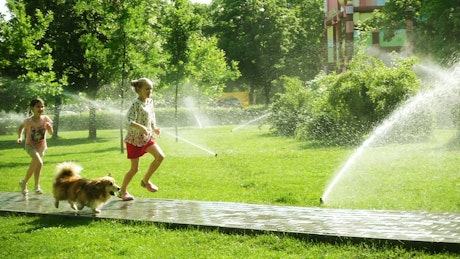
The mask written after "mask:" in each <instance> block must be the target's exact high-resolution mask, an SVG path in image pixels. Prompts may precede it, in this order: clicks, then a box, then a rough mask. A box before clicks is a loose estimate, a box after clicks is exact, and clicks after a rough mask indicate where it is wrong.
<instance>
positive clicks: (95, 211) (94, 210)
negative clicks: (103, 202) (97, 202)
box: [93, 209, 101, 214]
mask: <svg viewBox="0 0 460 259" xmlns="http://www.w3.org/2000/svg"><path fill="white" fill-rule="evenodd" d="M93 212H94V213H96V214H99V213H101V210H100V209H93Z"/></svg>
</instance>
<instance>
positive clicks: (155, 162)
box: [142, 144, 165, 183]
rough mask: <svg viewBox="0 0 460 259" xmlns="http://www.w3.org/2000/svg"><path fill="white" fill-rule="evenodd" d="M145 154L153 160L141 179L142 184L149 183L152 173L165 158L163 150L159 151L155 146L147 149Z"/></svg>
mask: <svg viewBox="0 0 460 259" xmlns="http://www.w3.org/2000/svg"><path fill="white" fill-rule="evenodd" d="M147 152H148V153H150V154H152V155H153V157H154V158H155V159H154V160H153V161H152V163H150V166H149V169H148V170H147V173H145V175H144V178H143V179H142V181H143V182H144V183H148V182H149V180H150V177H152V175H153V173H155V171H156V170H157V169H158V167H159V166H160V165H161V162H163V160H164V158H165V155H164V153H163V150H161V148H160V146H159V145H157V144H154V145H153V146H150V147H148V148H147Z"/></svg>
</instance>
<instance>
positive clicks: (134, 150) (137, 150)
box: [126, 139, 155, 159]
mask: <svg viewBox="0 0 460 259" xmlns="http://www.w3.org/2000/svg"><path fill="white" fill-rule="evenodd" d="M153 145H155V141H153V139H150V141H149V142H148V143H147V144H145V145H144V146H142V147H136V146H134V145H132V144H129V143H126V151H127V152H128V159H134V158H139V157H141V156H143V155H144V154H145V153H147V148H148V147H150V146H153Z"/></svg>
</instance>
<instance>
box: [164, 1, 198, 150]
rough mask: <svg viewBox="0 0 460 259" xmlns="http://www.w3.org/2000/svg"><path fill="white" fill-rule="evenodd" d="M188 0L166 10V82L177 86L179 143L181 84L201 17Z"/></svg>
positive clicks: (167, 7) (172, 5)
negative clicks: (192, 40)
mask: <svg viewBox="0 0 460 259" xmlns="http://www.w3.org/2000/svg"><path fill="white" fill-rule="evenodd" d="M190 8H191V7H190V5H189V4H188V2H187V1H186V0H176V1H172V2H171V4H170V5H167V6H166V7H165V8H164V10H163V11H164V13H163V15H164V17H165V22H164V25H165V27H164V29H163V35H164V38H165V43H164V45H163V46H164V49H165V50H166V51H167V52H168V54H169V55H168V65H167V67H166V71H167V72H166V75H165V79H166V80H165V81H166V82H170V83H172V84H173V85H175V94H174V100H175V101H174V103H175V119H176V123H175V125H176V127H175V128H176V141H177V135H178V132H177V108H178V107H177V106H178V95H179V84H180V83H181V82H182V81H183V80H184V78H186V77H187V74H186V69H185V66H186V64H187V62H188V60H189V51H190V47H189V38H190V36H191V35H192V33H193V31H195V30H197V29H198V24H199V20H198V19H199V17H198V16H196V15H194V14H193V13H192V12H191V9H190Z"/></svg>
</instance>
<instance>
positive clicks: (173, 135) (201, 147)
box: [162, 130, 217, 156]
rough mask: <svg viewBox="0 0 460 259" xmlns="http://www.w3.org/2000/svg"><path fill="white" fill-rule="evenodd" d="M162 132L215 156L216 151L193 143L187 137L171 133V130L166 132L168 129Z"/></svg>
mask: <svg viewBox="0 0 460 259" xmlns="http://www.w3.org/2000/svg"><path fill="white" fill-rule="evenodd" d="M162 132H164V133H166V134H167V135H169V136H172V137H175V138H177V139H179V140H181V141H183V142H185V143H187V144H189V145H191V146H193V147H196V148H197V149H199V150H201V151H204V152H206V153H208V154H210V155H212V156H217V153H216V152H214V151H212V150H210V149H208V148H206V147H204V146H202V145H198V144H196V143H193V142H192V141H190V140H188V139H185V138H183V137H180V136H178V135H176V134H174V133H171V132H168V131H165V130H162Z"/></svg>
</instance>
